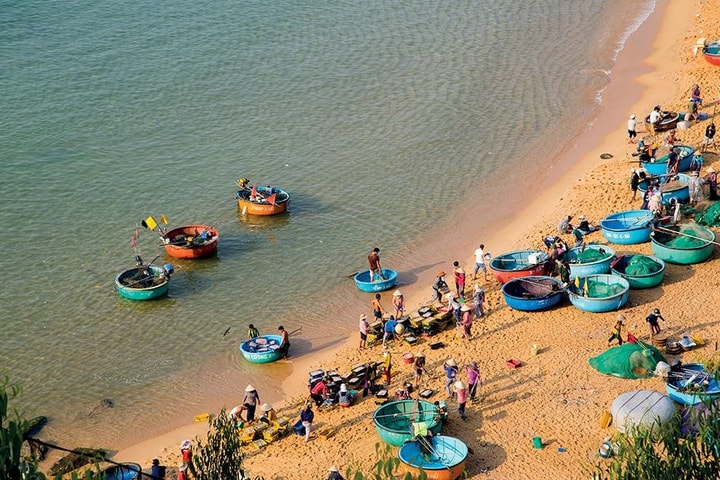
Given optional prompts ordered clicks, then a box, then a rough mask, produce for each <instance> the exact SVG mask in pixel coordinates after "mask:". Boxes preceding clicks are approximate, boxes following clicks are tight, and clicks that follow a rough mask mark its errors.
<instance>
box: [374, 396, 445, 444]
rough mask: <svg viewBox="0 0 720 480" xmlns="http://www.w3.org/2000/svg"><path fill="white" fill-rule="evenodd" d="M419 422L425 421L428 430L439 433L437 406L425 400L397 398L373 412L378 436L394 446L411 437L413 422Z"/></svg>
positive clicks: (440, 423)
mask: <svg viewBox="0 0 720 480" xmlns="http://www.w3.org/2000/svg"><path fill="white" fill-rule="evenodd" d="M419 422H425V423H426V424H427V430H428V431H429V432H432V433H433V434H438V433H440V428H441V427H442V419H441V417H440V410H439V409H438V406H437V405H435V404H434V403H430V402H426V401H425V400H398V401H396V402H389V403H386V404H385V405H381V406H380V408H378V409H377V410H375V412H374V413H373V423H374V424H375V431H377V434H378V436H379V437H380V438H381V439H382V440H383V441H384V442H386V443H389V444H390V445H395V446H396V447H399V446H400V445H402V444H403V443H405V442H406V441H408V440H410V439H411V438H413V436H414V435H415V433H414V432H413V423H419Z"/></svg>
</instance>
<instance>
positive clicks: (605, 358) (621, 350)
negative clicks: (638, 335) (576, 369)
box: [588, 342, 666, 379]
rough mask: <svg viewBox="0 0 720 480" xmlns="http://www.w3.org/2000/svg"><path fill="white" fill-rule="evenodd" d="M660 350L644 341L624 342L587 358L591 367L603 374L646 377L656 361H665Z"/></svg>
mask: <svg viewBox="0 0 720 480" xmlns="http://www.w3.org/2000/svg"><path fill="white" fill-rule="evenodd" d="M665 361H666V360H665V358H664V357H663V356H662V354H661V353H660V351H659V350H658V349H657V348H655V347H653V346H652V345H649V344H647V343H644V342H638V343H625V344H623V345H622V346H620V347H612V348H610V349H608V350H606V351H604V352H603V353H601V354H600V355H598V356H597V357H593V358H591V359H589V360H588V363H589V364H590V366H591V367H592V368H594V369H595V370H597V371H598V372H600V373H604V374H605V375H613V376H615V377H620V378H631V379H635V378H647V377H650V376H652V372H653V371H654V370H655V367H656V366H657V364H658V362H665Z"/></svg>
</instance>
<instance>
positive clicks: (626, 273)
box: [610, 254, 665, 290]
mask: <svg viewBox="0 0 720 480" xmlns="http://www.w3.org/2000/svg"><path fill="white" fill-rule="evenodd" d="M610 271H611V272H612V273H613V274H614V275H618V276H620V277H622V278H624V279H625V280H627V281H628V284H629V285H630V288H631V289H634V290H640V289H643V288H653V287H657V286H658V285H660V283H661V282H662V280H663V277H665V262H663V261H662V260H660V259H659V258H657V257H653V256H652V255H639V254H633V255H621V256H619V257H618V258H617V260H615V261H614V262H613V263H612V265H610Z"/></svg>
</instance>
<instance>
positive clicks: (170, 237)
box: [163, 225, 220, 258]
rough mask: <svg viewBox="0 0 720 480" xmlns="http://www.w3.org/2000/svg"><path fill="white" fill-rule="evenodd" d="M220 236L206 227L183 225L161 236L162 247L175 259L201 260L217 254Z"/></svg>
mask: <svg viewBox="0 0 720 480" xmlns="http://www.w3.org/2000/svg"><path fill="white" fill-rule="evenodd" d="M219 238H220V235H219V233H218V231H217V229H215V228H213V227H211V226H208V225H184V226H182V227H176V228H173V229H171V230H169V231H168V232H167V233H166V234H165V235H164V236H163V246H164V247H165V252H167V254H168V255H170V256H171V257H175V258H203V257H208V256H210V255H212V254H214V253H216V252H217V245H218V239H219Z"/></svg>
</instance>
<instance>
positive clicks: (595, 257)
mask: <svg viewBox="0 0 720 480" xmlns="http://www.w3.org/2000/svg"><path fill="white" fill-rule="evenodd" d="M611 256H612V253H609V252H607V251H605V250H604V249H602V248H600V249H595V248H585V249H583V250H581V251H579V252H576V254H575V258H573V259H572V260H570V263H594V262H599V261H601V260H605V259H606V258H609V257H611Z"/></svg>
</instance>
